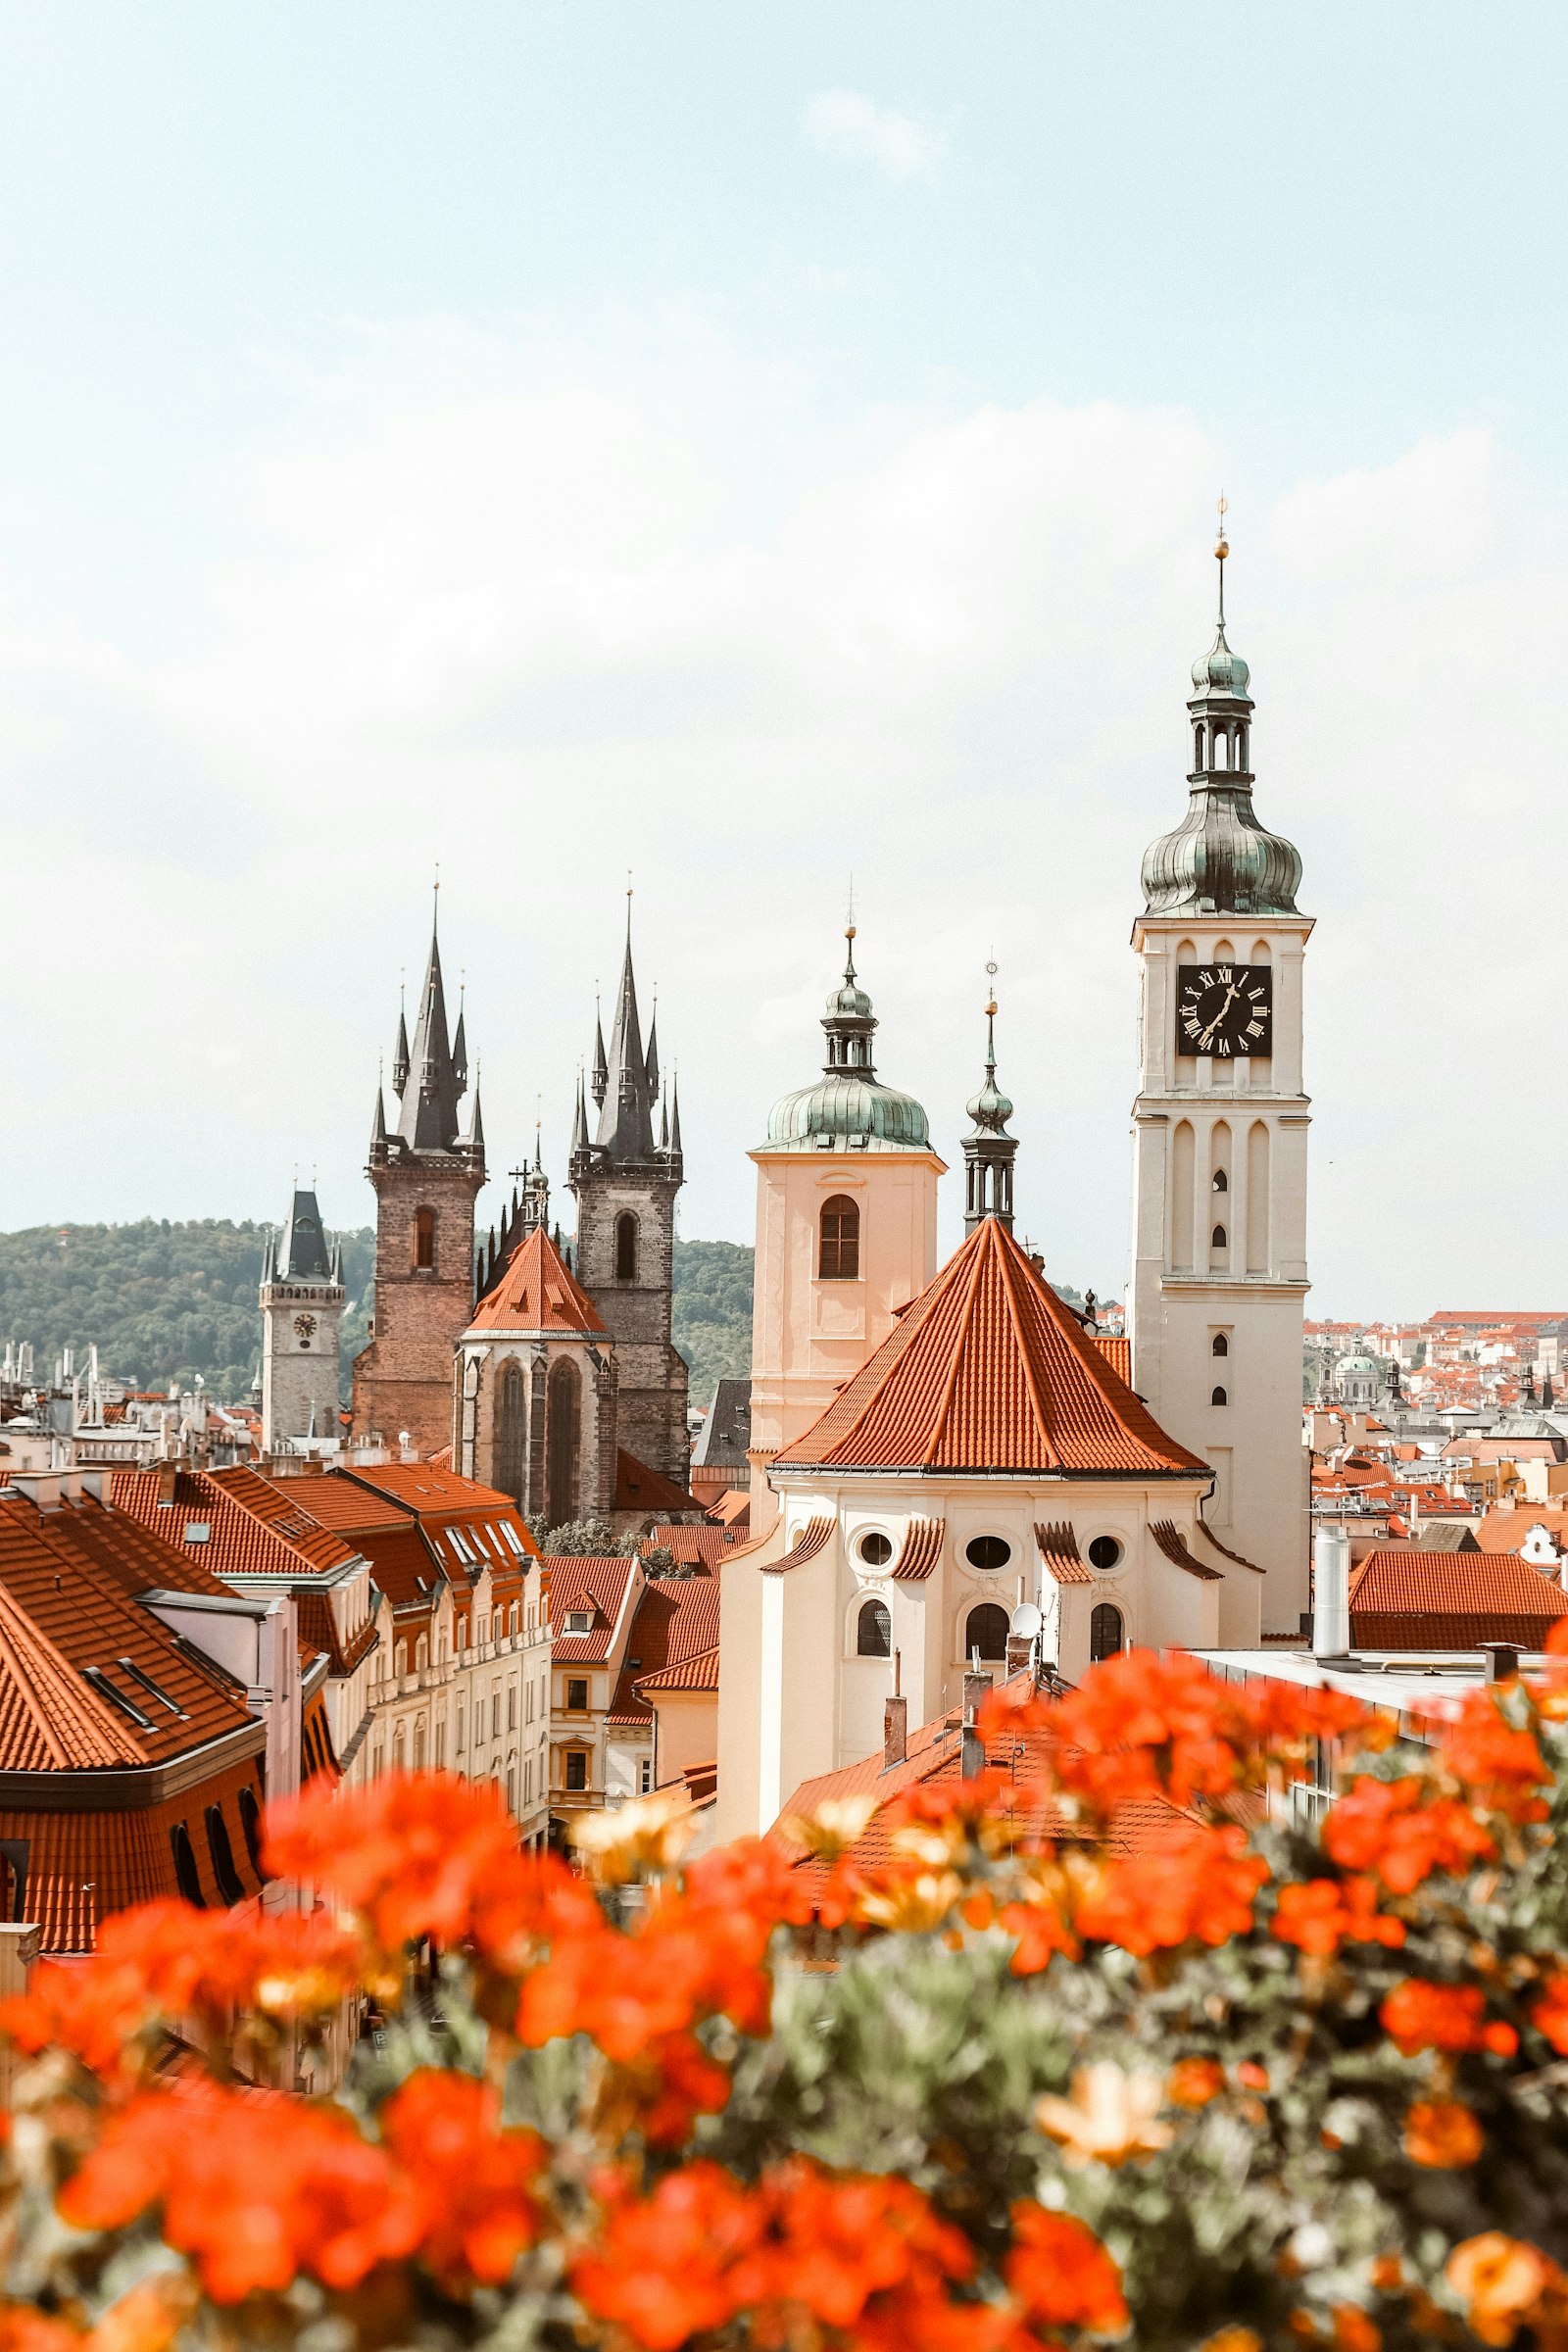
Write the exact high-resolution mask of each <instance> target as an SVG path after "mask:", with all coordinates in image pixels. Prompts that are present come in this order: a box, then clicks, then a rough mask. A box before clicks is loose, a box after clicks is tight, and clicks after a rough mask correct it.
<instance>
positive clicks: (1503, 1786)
mask: <svg viewBox="0 0 1568 2352" xmlns="http://www.w3.org/2000/svg"><path fill="white" fill-rule="evenodd" d="M1506 1704H1507V1700H1506V1698H1505V1696H1504V1695H1503V1693H1502V1692H1501V1691H1497V1690H1481V1691H1469V1692H1468V1693H1467V1694H1466V1696H1465V1697H1464V1699H1463V1700H1462V1701H1461V1702H1460V1705H1459V1710H1458V1713H1457V1716H1456V1717H1455V1719H1454V1720H1453V1721H1452V1722H1451V1723H1449V1724H1448V1725H1447V1726H1446V1729H1445V1731H1444V1734H1443V1755H1444V1761H1445V1762H1446V1765H1447V1767H1448V1769H1449V1771H1450V1772H1451V1773H1452V1774H1453V1775H1454V1778H1455V1779H1456V1780H1458V1781H1459V1782H1461V1783H1462V1784H1463V1786H1464V1789H1465V1790H1466V1792H1467V1793H1468V1795H1469V1797H1470V1801H1471V1803H1472V1804H1477V1805H1480V1806H1481V1807H1482V1808H1483V1809H1484V1810H1485V1811H1486V1812H1488V1813H1500V1814H1502V1815H1503V1816H1504V1818H1505V1819H1506V1820H1508V1821H1520V1822H1523V1821H1544V1819H1545V1817H1546V1807H1545V1805H1544V1802H1543V1800H1542V1797H1541V1793H1540V1792H1541V1790H1542V1789H1544V1787H1545V1785H1546V1783H1547V1782H1548V1781H1549V1780H1550V1778H1551V1774H1550V1772H1549V1770H1548V1769H1547V1766H1546V1762H1545V1759H1544V1757H1543V1755H1542V1753H1541V1748H1540V1744H1539V1742H1538V1741H1537V1739H1536V1735H1535V1733H1534V1732H1533V1731H1530V1730H1529V1729H1528V1728H1522V1727H1518V1726H1515V1725H1514V1724H1511V1723H1510V1722H1509V1721H1508V1719H1507V1716H1506V1714H1505V1713H1504V1711H1503V1710H1504V1708H1505V1706H1506Z"/></svg>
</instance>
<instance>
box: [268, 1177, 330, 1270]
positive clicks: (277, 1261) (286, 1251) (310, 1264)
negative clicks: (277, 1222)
mask: <svg viewBox="0 0 1568 2352" xmlns="http://www.w3.org/2000/svg"><path fill="white" fill-rule="evenodd" d="M331 1279H332V1262H331V1258H330V1256H329V1255H328V1252H327V1246H326V1236H325V1234H324V1233H323V1232H322V1231H321V1212H320V1210H319V1208H318V1207H317V1205H316V1195H315V1194H314V1193H307V1192H302V1191H301V1190H300V1188H299V1186H298V1185H296V1186H295V1188H294V1199H293V1201H292V1202H291V1203H290V1205H289V1212H288V1223H287V1224H286V1225H285V1226H284V1228H283V1242H282V1247H281V1249H279V1250H278V1251H277V1254H276V1256H275V1258H274V1260H273V1273H272V1280H273V1281H274V1282H330V1281H331Z"/></svg>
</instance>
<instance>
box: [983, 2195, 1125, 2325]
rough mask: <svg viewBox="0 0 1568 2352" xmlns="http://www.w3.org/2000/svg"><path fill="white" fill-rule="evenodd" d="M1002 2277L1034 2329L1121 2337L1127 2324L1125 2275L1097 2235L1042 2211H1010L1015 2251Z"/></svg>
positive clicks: (1061, 2216) (1075, 2222) (1060, 2215)
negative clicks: (1079, 2330) (1081, 2329)
mask: <svg viewBox="0 0 1568 2352" xmlns="http://www.w3.org/2000/svg"><path fill="white" fill-rule="evenodd" d="M1002 2275H1003V2277H1004V2278H1005V2280H1006V2282H1007V2285H1008V2286H1009V2288H1010V2289H1011V2291H1012V2293H1013V2294H1014V2295H1015V2296H1016V2297H1017V2298H1018V2301H1019V2303H1020V2304H1021V2305H1022V2307H1023V2309H1022V2317H1023V2319H1024V2321H1025V2323H1026V2325H1028V2326H1029V2327H1087V2328H1088V2329H1089V2331H1090V2333H1091V2334H1093V2335H1120V2334H1121V2332H1122V2330H1123V2329H1124V2328H1125V2327H1127V2326H1128V2324H1129V2314H1128V2310H1127V2301H1126V2297H1125V2296H1124V2295H1123V2293H1122V2289H1121V2273H1120V2271H1119V2270H1118V2269H1117V2267H1116V2265H1115V2263H1114V2262H1113V2261H1112V2260H1111V2258H1110V2256H1109V2255H1108V2254H1107V2253H1106V2251H1105V2249H1104V2247H1103V2245H1102V2244H1101V2242H1100V2240H1099V2238H1098V2237H1097V2236H1096V2235H1095V2233H1094V2231H1093V2230H1092V2229H1089V2227H1088V2226H1087V2224H1085V2223H1083V2222H1080V2221H1079V2220H1078V2219H1077V2218H1076V2217H1075V2216H1074V2215H1073V2214H1070V2213H1048V2212H1047V2211H1046V2209H1045V2207H1044V2206H1043V2205H1029V2204H1017V2205H1014V2207H1013V2209H1012V2247H1011V2251H1010V2252H1009V2253H1008V2255H1007V2257H1006V2260H1005V2262H1004V2264H1003V2266H1002Z"/></svg>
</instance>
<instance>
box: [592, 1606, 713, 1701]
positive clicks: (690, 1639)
mask: <svg viewBox="0 0 1568 2352" xmlns="http://www.w3.org/2000/svg"><path fill="white" fill-rule="evenodd" d="M717 1645H718V1579H717V1577H716V1576H683V1577H668V1576H662V1577H656V1578H655V1579H654V1580H653V1582H652V1583H651V1584H649V1585H647V1586H646V1587H645V1588H644V1590H643V1593H642V1594H641V1596H640V1597H639V1599H638V1602H637V1614H636V1615H635V1616H634V1617H633V1619H632V1621H631V1632H630V1633H629V1634H628V1636H627V1638H626V1662H625V1665H624V1667H623V1668H622V1670H621V1675H620V1680H619V1682H618V1684H617V1686H616V1689H615V1695H614V1698H613V1701H612V1703H611V1708H610V1716H609V1720H610V1721H611V1722H612V1723H652V1721H653V1709H652V1707H651V1706H650V1705H649V1703H648V1700H647V1699H646V1698H645V1697H644V1696H643V1684H644V1682H645V1681H646V1682H648V1683H650V1684H652V1685H654V1686H655V1687H656V1688H662V1689H664V1690H675V1689H679V1690H688V1691H701V1690H706V1689H708V1688H709V1687H710V1686H709V1685H708V1684H706V1683H701V1682H691V1683H682V1684H671V1683H669V1682H668V1681H667V1680H665V1681H663V1682H662V1683H661V1682H659V1680H658V1678H659V1677H661V1676H665V1675H667V1673H668V1671H669V1670H670V1669H672V1668H679V1667H681V1666H683V1665H684V1664H685V1662H686V1661H687V1660H688V1659H689V1658H694V1657H698V1656H700V1655H701V1654H702V1653H703V1652H704V1651H705V1650H711V1651H712V1652H713V1653H714V1658H715V1664H714V1668H713V1681H712V1685H711V1688H712V1689H713V1690H715V1691H716V1690H717V1688H718V1669H717V1664H716V1658H717ZM634 1661H635V1663H634Z"/></svg>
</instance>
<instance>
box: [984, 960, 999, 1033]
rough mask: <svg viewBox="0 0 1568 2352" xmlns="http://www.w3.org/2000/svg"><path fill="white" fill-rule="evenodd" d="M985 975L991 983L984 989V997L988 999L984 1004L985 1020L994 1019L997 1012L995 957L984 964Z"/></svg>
mask: <svg viewBox="0 0 1568 2352" xmlns="http://www.w3.org/2000/svg"><path fill="white" fill-rule="evenodd" d="M986 977H987V979H988V980H989V981H990V983H991V986H990V987H989V988H988V989H987V991H986V997H987V1000H988V1002H987V1004H986V1018H987V1020H995V1018H996V1013H997V966H996V959H995V957H993V958H992V960H991V961H990V962H989V963H987V965H986Z"/></svg>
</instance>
